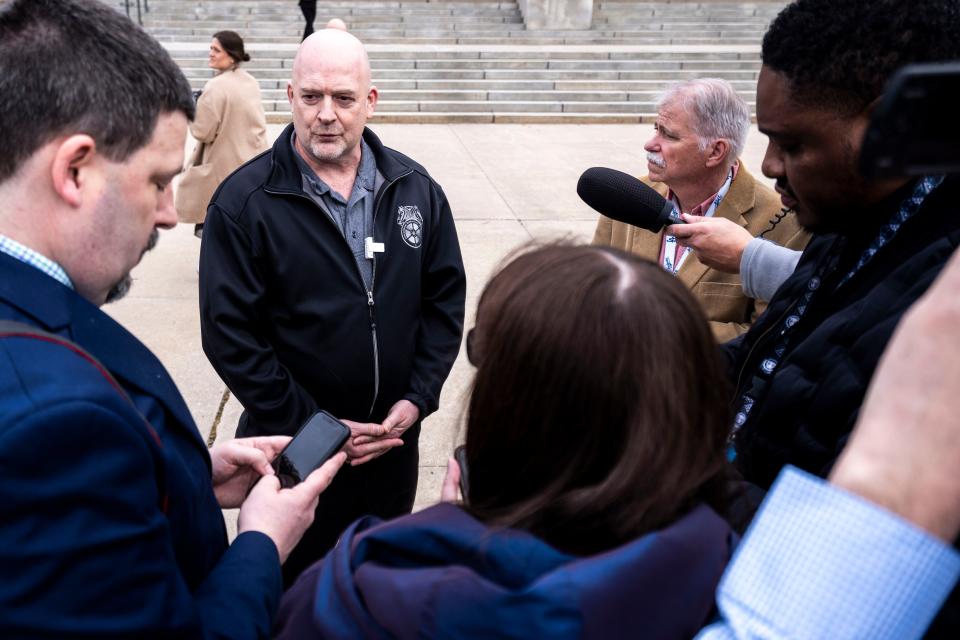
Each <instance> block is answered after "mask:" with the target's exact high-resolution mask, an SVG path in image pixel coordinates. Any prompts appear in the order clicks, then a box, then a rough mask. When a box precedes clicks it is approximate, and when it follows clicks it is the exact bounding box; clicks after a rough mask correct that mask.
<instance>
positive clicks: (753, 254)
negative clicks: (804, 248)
mask: <svg viewBox="0 0 960 640" xmlns="http://www.w3.org/2000/svg"><path fill="white" fill-rule="evenodd" d="M801 253H802V252H801V251H794V250H793V249H787V248H786V247H781V246H780V245H778V244H776V243H775V242H770V241H769V240H764V239H762V238H754V239H753V240H751V241H750V242H749V243H747V246H746V247H745V248H744V250H743V256H741V258H740V280H741V282H742V285H743V293H744V294H745V295H747V296H749V297H751V298H755V299H757V300H763V301H764V302H769V301H770V299H771V298H772V297H773V294H775V293H776V292H777V289H779V288H780V285H781V284H783V282H784V280H786V279H787V278H789V277H790V274H791V273H793V270H794V269H795V268H796V266H797V262H799V261H800V254H801Z"/></svg>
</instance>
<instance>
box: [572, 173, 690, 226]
mask: <svg viewBox="0 0 960 640" xmlns="http://www.w3.org/2000/svg"><path fill="white" fill-rule="evenodd" d="M577 195H578V196H580V199H581V200H583V201H584V202H586V203H587V204H588V205H590V207H592V208H593V209H594V210H596V211H598V212H600V213H602V214H603V215H605V216H607V217H608V218H612V219H613V220H616V221H617V222H624V223H626V224H630V225H633V226H635V227H640V228H641V229H647V230H649V231H653V232H655V233H656V232H659V231H660V230H661V229H663V228H664V227H666V226H668V225H671V224H685V223H684V221H683V220H681V219H680V216H678V215H676V214H675V213H674V212H673V204H672V203H671V202H668V201H667V200H666V199H665V198H664V197H663V196H661V195H660V194H659V193H657V192H656V191H655V190H654V189H652V188H651V187H648V186H647V185H645V184H644V183H642V182H640V181H639V180H637V179H636V178H634V177H633V176H631V175H630V174H627V173H624V172H622V171H617V170H616V169H608V168H606V167H592V168H590V169H587V170H586V171H584V172H583V175H581V176H580V180H579V181H578V182H577Z"/></svg>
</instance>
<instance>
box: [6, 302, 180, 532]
mask: <svg viewBox="0 0 960 640" xmlns="http://www.w3.org/2000/svg"><path fill="white" fill-rule="evenodd" d="M0 338H29V339H32V340H40V341H42V342H48V343H51V344H56V345H60V346H61V347H63V348H65V349H69V350H70V351H72V352H73V353H75V354H76V355H78V356H80V357H81V358H83V359H84V360H86V361H87V362H88V363H90V364H91V365H92V366H93V368H94V369H96V370H97V373H99V374H100V375H101V376H103V378H104V379H105V380H106V381H107V382H108V383H110V386H111V387H113V389H114V390H115V391H116V392H117V394H119V395H120V396H121V397H122V398H123V399H124V400H125V401H126V402H127V403H128V404H129V405H130V407H131V408H132V409H133V410H134V411H136V412H137V415H138V416H140V419H141V420H143V425H144V426H145V427H146V428H147V432H148V433H149V434H150V436H151V437H152V438H153V440H154V442H156V443H157V447H159V448H160V449H163V442H162V441H161V440H160V436H159V435H158V434H157V431H156V429H154V428H153V425H151V424H150V422H149V421H148V420H147V418H146V417H145V416H144V415H143V414H142V413H141V412H140V410H139V409H137V406H136V405H135V404H134V403H133V399H131V398H130V395H129V394H128V393H127V392H126V390H125V389H124V388H123V387H122V386H120V383H119V382H117V379H116V378H114V377H113V374H112V373H110V371H109V370H108V369H107V368H106V367H105V366H103V363H101V362H100V361H99V360H97V358H96V357H95V356H94V355H93V354H91V353H90V352H88V351H87V350H86V349H84V348H83V347H81V346H80V345H78V344H76V343H75V342H72V341H70V340H67V339H66V338H63V337H61V336H58V335H56V334H53V333H49V332H47V331H43V330H42V329H38V328H36V327H34V326H31V325H29V324H26V323H23V322H15V321H12V320H0ZM161 464H162V461H161ZM158 471H159V472H158V474H157V475H158V478H157V488H158V489H159V493H160V509H161V510H162V511H163V513H164V514H166V513H167V510H168V508H169V504H170V500H169V495H168V494H167V483H166V481H165V478H164V472H163V467H162V466H161V467H160V468H159V470H158Z"/></svg>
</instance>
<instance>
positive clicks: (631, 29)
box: [114, 0, 785, 123]
mask: <svg viewBox="0 0 960 640" xmlns="http://www.w3.org/2000/svg"><path fill="white" fill-rule="evenodd" d="M114 1H116V0H114ZM784 4H785V3H784V2H763V1H761V2H747V3H735V2H703V1H701V2H683V1H680V0H673V1H667V2H664V1H661V2H646V1H637V2H626V1H623V2H618V1H615V0H599V1H598V2H596V6H595V9H594V20H593V26H592V28H591V29H579V30H538V31H528V30H526V28H525V26H524V23H523V17H522V14H521V13H520V11H519V8H518V4H517V3H516V2H505V1H489V0H483V1H468V0H465V1H452V0H446V1H441V2H434V1H428V0H392V1H391V0H335V1H333V2H324V1H322V0H321V1H320V2H318V18H317V23H318V24H322V23H323V22H324V21H325V20H326V19H327V18H328V17H332V16H336V17H340V18H341V19H343V20H345V21H346V23H347V25H348V28H349V29H350V31H351V32H353V33H355V34H356V35H357V36H358V37H360V38H361V39H362V40H363V41H364V42H365V43H366V44H367V45H368V50H369V54H370V59H371V66H372V73H373V80H374V82H375V83H376V84H377V85H378V88H379V89H380V100H379V103H378V106H377V115H376V116H375V118H374V121H375V122H583V123H588V122H639V121H643V120H644V119H645V118H649V119H652V118H653V117H654V114H655V111H656V101H657V98H658V96H659V95H660V92H662V91H663V90H664V89H665V88H666V87H667V86H669V84H670V83H672V82H674V81H676V80H681V79H688V78H695V77H704V76H719V77H724V78H726V79H728V80H729V81H731V82H733V83H734V86H735V88H736V90H737V91H738V92H740V94H741V95H742V96H743V97H744V99H745V100H746V101H747V102H748V104H751V105H752V104H753V101H754V99H755V83H756V77H757V74H758V72H759V67H760V59H759V46H758V45H759V43H760V40H761V38H762V34H763V32H764V30H765V29H766V26H767V24H768V23H769V21H770V20H771V19H772V18H773V17H774V16H775V15H776V13H777V12H778V11H779V10H780V8H782V6H783V5H784ZM151 5H152V11H151V13H150V14H149V15H148V17H147V19H146V27H147V28H148V29H149V30H150V31H151V33H153V34H154V35H155V36H156V37H157V38H158V39H160V40H162V41H164V42H168V43H170V44H169V45H168V46H169V47H171V48H172V50H173V51H174V54H175V59H176V60H177V62H178V64H180V66H181V67H182V68H183V69H184V72H185V73H186V74H187V76H188V78H189V79H190V81H191V84H192V85H193V86H194V87H197V88H199V87H202V86H203V84H204V83H205V82H206V81H207V80H208V79H209V78H210V77H212V72H211V70H210V69H208V68H207V66H206V64H207V58H206V45H207V43H208V42H209V38H210V36H211V35H212V33H214V32H215V31H217V30H220V29H224V28H230V29H234V30H236V31H238V32H239V33H240V34H241V35H242V36H243V37H244V40H245V41H246V42H247V43H249V45H250V46H249V47H248V49H249V50H250V53H251V55H252V57H253V60H252V61H251V62H250V63H249V64H248V65H246V66H245V68H246V69H247V70H248V71H249V72H250V73H251V74H252V75H253V76H254V77H255V78H257V80H258V81H259V83H260V86H261V91H262V95H263V101H264V108H265V110H266V111H267V113H268V117H269V119H270V120H271V122H285V121H288V120H289V119H290V113H289V104H288V102H287V98H286V85H287V82H288V80H289V77H290V67H291V64H292V60H293V56H294V54H295V48H296V45H297V44H298V43H299V40H300V35H301V29H302V17H301V15H300V13H299V10H298V9H297V7H296V5H295V3H294V2H293V1H292V0H262V1H260V2H255V1H254V0H247V1H244V0H153V2H152V3H151ZM291 5H292V6H291ZM198 7H199V8H200V10H199V11H196V10H195V9H197V8H198ZM623 45H630V47H625V46H623ZM717 45H732V46H727V47H718V46H717ZM737 47H740V48H739V49H737Z"/></svg>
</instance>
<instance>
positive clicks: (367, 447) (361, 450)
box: [345, 438, 403, 458]
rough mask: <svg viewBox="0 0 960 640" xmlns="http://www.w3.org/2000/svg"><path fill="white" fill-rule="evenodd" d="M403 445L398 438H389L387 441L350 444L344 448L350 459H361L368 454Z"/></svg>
mask: <svg viewBox="0 0 960 640" xmlns="http://www.w3.org/2000/svg"><path fill="white" fill-rule="evenodd" d="M402 445H403V440H401V439H400V438H390V439H387V440H383V439H380V440H374V441H373V442H368V443H367V444H361V445H357V444H351V445H348V446H347V447H345V449H346V451H347V454H349V456H350V457H351V458H362V457H364V456H366V455H368V454H370V453H375V452H377V451H388V450H390V449H393V448H394V447H399V446H402Z"/></svg>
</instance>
